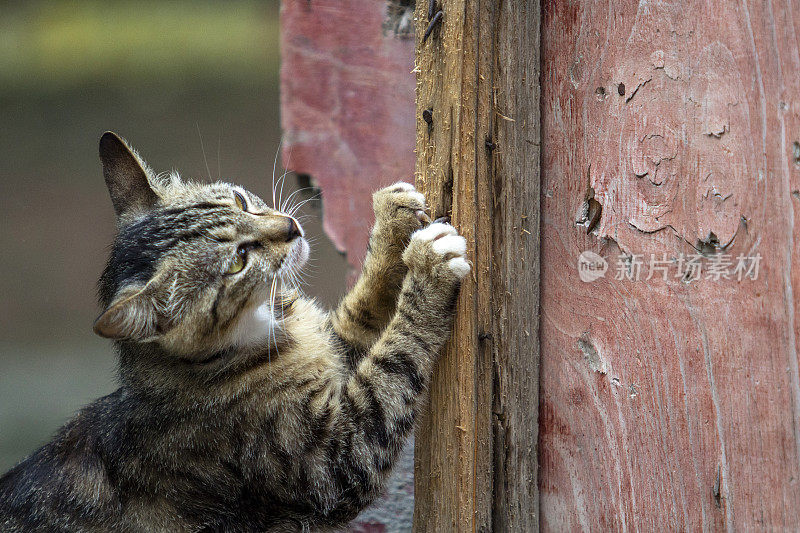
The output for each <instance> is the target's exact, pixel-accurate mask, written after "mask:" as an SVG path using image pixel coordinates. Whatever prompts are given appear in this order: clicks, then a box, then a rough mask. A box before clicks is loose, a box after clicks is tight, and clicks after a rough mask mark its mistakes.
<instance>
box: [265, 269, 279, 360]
mask: <svg viewBox="0 0 800 533" xmlns="http://www.w3.org/2000/svg"><path fill="white" fill-rule="evenodd" d="M277 283H278V276H273V277H272V287H271V288H270V291H269V308H270V314H271V315H272V316H273V317H275V288H276V286H277ZM275 318H277V317H275ZM273 339H274V340H275V354H276V355H277V354H278V335H277V332H276V331H275V320H270V321H269V330H268V332H267V343H268V344H271V342H272V340H273ZM267 360H268V361H270V362H272V348H271V347H270V350H269V352H268V355H267Z"/></svg>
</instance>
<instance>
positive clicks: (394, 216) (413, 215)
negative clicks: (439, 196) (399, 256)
mask: <svg viewBox="0 0 800 533" xmlns="http://www.w3.org/2000/svg"><path fill="white" fill-rule="evenodd" d="M372 204H373V208H374V210H375V219H376V221H377V222H378V224H379V225H381V226H382V228H383V229H384V230H386V231H388V233H389V234H390V235H391V236H392V237H390V238H391V240H399V241H401V242H402V243H403V246H405V243H406V242H407V241H408V238H409V237H410V236H411V233H413V232H414V231H415V230H417V229H419V228H421V227H423V226H425V225H427V224H429V223H430V221H431V219H430V217H429V216H428V215H427V214H426V213H425V210H426V205H425V196H424V195H423V194H422V193H421V192H419V191H418V190H417V189H416V188H415V187H414V186H413V185H412V184H410V183H406V182H404V181H398V182H397V183H395V184H393V185H389V186H388V187H384V188H383V189H381V190H379V191H378V192H376V193H375V194H374V195H373V199H372Z"/></svg>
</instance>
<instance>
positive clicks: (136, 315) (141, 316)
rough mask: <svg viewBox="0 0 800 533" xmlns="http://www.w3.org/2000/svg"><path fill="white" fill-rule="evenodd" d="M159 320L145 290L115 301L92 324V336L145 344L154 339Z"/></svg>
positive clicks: (147, 291)
mask: <svg viewBox="0 0 800 533" xmlns="http://www.w3.org/2000/svg"><path fill="white" fill-rule="evenodd" d="M160 322H163V317H161V315H160V314H159V312H158V307H157V306H156V300H155V297H154V295H153V294H152V291H151V290H150V288H149V287H147V286H145V287H144V288H143V289H140V290H138V291H137V292H135V293H134V294H130V293H129V292H128V293H127V294H124V295H122V296H119V297H117V298H116V299H114V301H113V302H111V305H109V306H108V309H106V310H105V312H104V313H103V314H102V315H100V316H99V317H98V318H97V320H95V321H94V332H95V333H97V334H98V335H100V336H101V337H106V338H109V339H120V340H121V339H127V340H136V341H148V340H153V339H155V338H156V337H158V336H159V335H160V334H161V332H162V328H161V325H160Z"/></svg>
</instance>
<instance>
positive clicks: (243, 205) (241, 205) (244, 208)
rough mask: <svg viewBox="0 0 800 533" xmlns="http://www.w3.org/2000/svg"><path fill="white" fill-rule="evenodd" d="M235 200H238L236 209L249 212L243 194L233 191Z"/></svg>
mask: <svg viewBox="0 0 800 533" xmlns="http://www.w3.org/2000/svg"><path fill="white" fill-rule="evenodd" d="M233 198H234V199H235V200H236V207H238V208H239V209H241V210H242V211H247V201H246V200H245V199H244V196H242V195H241V193H239V192H238V191H233Z"/></svg>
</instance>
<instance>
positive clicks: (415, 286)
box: [335, 223, 470, 506]
mask: <svg viewBox="0 0 800 533" xmlns="http://www.w3.org/2000/svg"><path fill="white" fill-rule="evenodd" d="M465 253H466V242H465V240H464V238H463V237H460V236H458V235H457V234H456V231H455V229H454V228H453V227H452V226H450V225H448V224H440V223H435V224H431V225H430V226H428V227H427V228H425V229H422V230H419V231H417V232H416V233H414V235H413V237H412V239H411V242H410V244H409V245H408V247H407V248H406V250H405V252H404V254H403V259H404V261H405V263H406V264H407V265H408V269H409V270H408V274H407V276H406V277H405V279H404V282H403V285H402V291H401V294H400V297H399V300H398V303H397V312H396V313H395V315H394V317H393V318H392V320H391V322H390V323H389V325H388V326H387V327H386V329H385V330H384V332H383V333H382V334H381V336H380V338H379V339H378V341H377V342H376V343H375V344H374V345H373V346H372V348H371V349H370V350H369V353H368V355H367V356H366V357H365V358H364V359H362V360H361V362H360V363H359V364H358V366H357V367H356V369H355V371H354V373H353V374H352V375H351V376H350V377H349V378H348V379H347V381H346V382H345V384H344V386H343V387H342V389H341V393H340V395H339V403H340V413H341V414H342V416H345V417H346V419H345V420H343V421H342V423H341V424H340V425H339V426H338V427H340V429H341V431H340V433H339V434H338V436H337V444H336V446H335V448H336V449H339V450H342V454H343V455H342V456H340V457H339V459H338V463H339V464H338V468H337V470H338V475H337V476H336V477H337V479H339V480H340V482H346V486H340V488H339V489H340V491H341V494H344V495H346V496H347V497H348V498H352V502H351V505H354V506H357V505H360V504H363V503H365V502H366V501H367V500H369V498H370V497H371V495H372V492H371V491H378V490H380V488H381V486H382V483H383V481H384V480H385V478H386V476H387V475H388V473H389V471H390V470H391V467H392V465H393V464H394V461H395V460H396V458H397V456H398V453H399V451H400V449H401V448H402V445H403V443H404V441H405V439H406V438H407V437H408V436H409V434H410V432H411V431H412V427H413V425H414V420H415V417H416V415H417V413H418V411H419V409H420V407H421V405H422V404H423V397H424V394H425V391H426V389H427V386H428V382H429V380H430V377H431V373H432V369H433V364H434V361H435V359H436V356H437V354H438V353H439V352H440V351H441V349H442V347H443V345H444V343H445V340H446V339H447V337H448V336H449V333H450V328H451V327H452V321H453V313H454V308H455V302H456V297H457V295H458V288H459V284H460V281H461V279H462V278H463V277H464V276H465V275H466V274H467V273H468V272H469V270H470V266H469V264H468V262H467V260H466V258H465Z"/></svg>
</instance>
